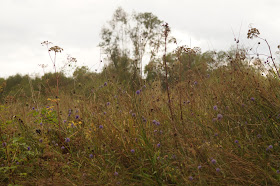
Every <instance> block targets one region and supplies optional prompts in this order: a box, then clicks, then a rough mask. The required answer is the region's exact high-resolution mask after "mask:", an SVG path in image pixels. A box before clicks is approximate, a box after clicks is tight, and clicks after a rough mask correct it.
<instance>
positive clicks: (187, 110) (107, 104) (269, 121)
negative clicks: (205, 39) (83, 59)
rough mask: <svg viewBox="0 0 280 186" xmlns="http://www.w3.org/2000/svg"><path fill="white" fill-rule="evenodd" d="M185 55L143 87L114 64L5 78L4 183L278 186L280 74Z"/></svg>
mask: <svg viewBox="0 0 280 186" xmlns="http://www.w3.org/2000/svg"><path fill="white" fill-rule="evenodd" d="M165 31H166V27H165ZM165 36H166V37H167V34H165ZM165 41H166V40H165ZM166 45H167V43H166V42H165V46H166ZM56 49H58V48H56ZM53 50H55V49H54V48H53ZM178 51H179V50H177V53H176V52H175V53H171V54H169V55H167V54H165V55H164V56H163V57H162V58H160V59H159V60H160V61H159V62H158V63H156V61H154V63H150V64H149V65H148V66H147V67H146V72H147V73H148V75H147V76H146V78H145V79H144V78H141V77H140V76H139V75H138V76H136V77H135V74H133V71H130V72H128V71H123V72H122V73H120V72H119V71H118V69H114V68H113V67H112V66H110V65H109V66H107V67H105V68H104V69H103V71H102V72H101V73H93V72H90V71H88V69H87V68H86V67H83V68H77V70H76V74H75V75H74V76H73V77H68V78H67V77H65V76H63V73H59V72H56V71H55V72H54V73H49V74H46V75H45V76H44V77H41V78H39V77H38V78H36V79H32V78H27V80H26V79H25V80H24V77H23V76H18V77H17V78H18V79H20V78H21V80H20V81H17V83H15V84H16V85H15V86H14V87H12V88H9V89H8V87H9V82H13V81H12V80H14V79H15V77H16V76H14V77H10V78H7V79H5V80H3V82H2V90H3V91H2V92H1V106H0V125H1V127H0V140H1V144H2V145H1V147H0V154H1V155H0V166H1V167H0V182H1V184H2V185H279V183H280V174H279V169H280V156H279V151H280V147H279V145H280V139H279V136H280V128H279V123H280V111H279V108H280V99H279V97H280V81H279V77H278V76H277V69H274V68H273V66H272V68H271V70H268V71H266V74H265V76H264V75H262V74H263V70H264V68H263V67H262V65H261V64H262V63H263V62H262V61H261V63H260V64H252V63H250V62H251V61H252V59H251V58H248V57H246V56H245V54H244V53H243V50H241V49H238V48H237V49H235V50H232V51H230V52H227V53H226V52H224V53H216V52H205V53H199V52H198V51H195V49H191V48H187V50H184V52H181V53H178ZM54 52H57V51H54ZM219 54H221V55H222V54H224V57H223V60H222V62H223V64H224V65H217V66H215V65H214V64H220V63H221V60H220V58H221V55H219ZM217 56H218V57H217ZM244 56H245V57H244ZM119 60H120V61H125V59H124V58H119ZM70 61H71V60H70ZM72 62H73V59H72ZM270 63H271V64H272V63H273V62H270ZM153 64H159V67H158V68H156V70H154V68H151V66H152V65H153ZM258 65H259V66H258ZM151 69H153V70H151ZM125 73H126V74H125ZM124 74H125V77H122V76H123V75H124ZM74 77H75V78H74Z"/></svg>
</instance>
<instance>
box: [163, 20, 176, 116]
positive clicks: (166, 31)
mask: <svg viewBox="0 0 280 186" xmlns="http://www.w3.org/2000/svg"><path fill="white" fill-rule="evenodd" d="M168 32H169V27H168V25H167V24H166V25H165V32H164V36H165V37H164V56H163V60H164V66H165V81H166V89H167V97H168V106H169V110H170V114H171V119H172V121H173V120H174V118H173V111H172V105H171V99H170V93H169V86H168V78H167V74H168V72H167V64H166V50H167V37H168Z"/></svg>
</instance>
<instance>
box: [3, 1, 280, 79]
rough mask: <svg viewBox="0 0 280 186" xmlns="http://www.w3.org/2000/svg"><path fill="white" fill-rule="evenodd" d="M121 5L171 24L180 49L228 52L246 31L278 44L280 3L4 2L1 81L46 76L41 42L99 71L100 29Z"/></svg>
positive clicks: (63, 57)
mask: <svg viewBox="0 0 280 186" xmlns="http://www.w3.org/2000/svg"><path fill="white" fill-rule="evenodd" d="M119 6H121V7H122V8H123V9H124V10H125V11H127V12H128V13H131V12H132V11H136V12H152V13H153V14H155V15H156V16H158V18H159V19H161V20H163V21H165V22H168V23H169V25H170V27H171V30H172V33H173V35H174V36H175V37H176V38H177V40H178V41H179V44H180V45H183V44H186V45H188V46H189V45H190V39H191V45H192V47H194V46H198V47H201V48H202V52H205V51H207V50H228V49H229V47H230V46H231V45H233V44H234V40H233V39H234V35H235V36H236V37H238V35H240V43H241V44H243V45H245V46H248V47H250V46H252V45H254V43H255V42H256V41H250V40H248V39H247V38H246V35H247V31H248V28H249V27H248V26H249V24H252V25H253V27H257V28H258V29H259V30H260V32H261V36H263V37H264V38H266V39H267V40H268V42H269V43H270V44H271V47H272V48H273V51H274V52H275V51H276V48H277V45H279V44H280V34H279V33H280V16H279V10H280V0H172V1H171V0H141V1H140V0H79V1H78V0H0V65H1V66H0V77H7V76H9V75H14V74H16V73H21V74H29V75H35V74H42V73H43V70H42V68H41V67H39V64H48V65H49V68H48V69H47V71H49V70H51V68H50V67H51V61H50V59H49V56H48V53H47V50H46V48H45V47H43V46H41V44H40V43H41V42H42V41H45V40H48V41H51V42H53V43H54V45H58V46H60V47H62V48H63V49H64V51H63V53H62V54H61V55H59V58H58V62H59V63H63V61H66V58H67V54H70V55H71V56H73V57H76V58H77V60H78V65H79V66H81V65H87V66H89V67H90V68H91V70H93V71H94V70H95V69H97V70H100V69H101V68H102V65H101V63H100V49H99V48H98V47H97V45H98V43H99V42H100V39H99V38H100V35H99V34H100V30H101V28H102V26H103V25H104V24H105V23H106V21H109V20H110V19H111V18H112V14H113V12H114V10H115V9H116V8H117V7H119ZM262 50H263V52H267V49H266V47H265V46H262Z"/></svg>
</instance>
